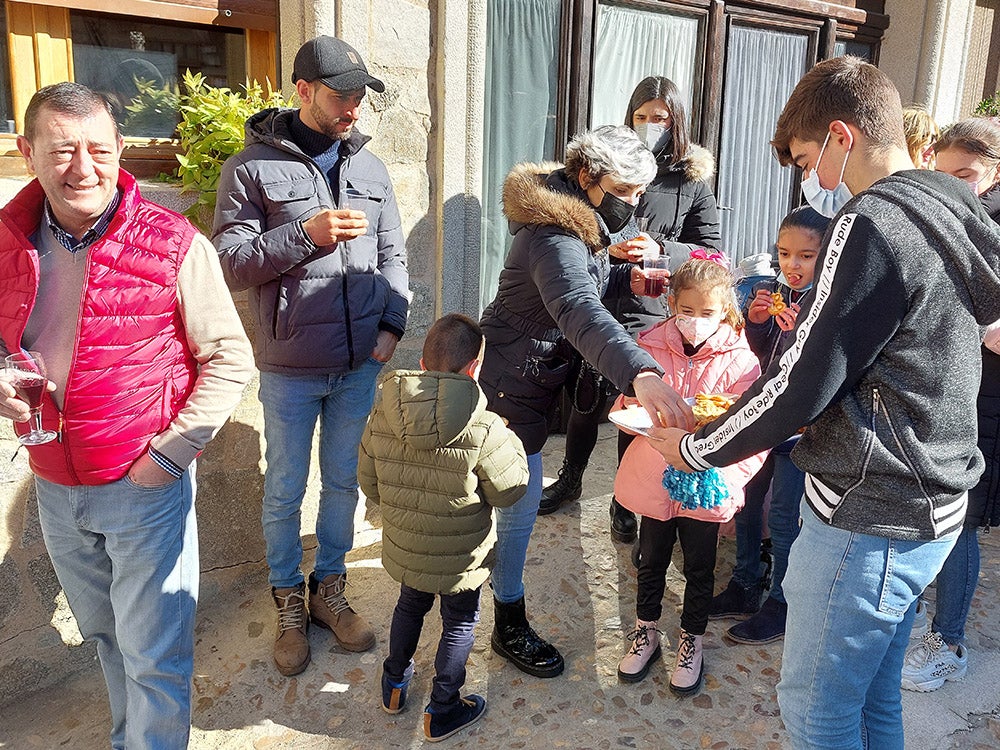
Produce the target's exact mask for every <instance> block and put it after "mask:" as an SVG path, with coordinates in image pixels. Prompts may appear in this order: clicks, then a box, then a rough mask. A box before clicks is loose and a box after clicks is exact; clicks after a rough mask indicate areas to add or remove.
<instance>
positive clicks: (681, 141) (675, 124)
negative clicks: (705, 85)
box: [625, 76, 691, 164]
mask: <svg viewBox="0 0 1000 750" xmlns="http://www.w3.org/2000/svg"><path fill="white" fill-rule="evenodd" d="M654 99H662V100H663V101H665V102H666V103H667V109H668V110H669V111H670V120H671V125H670V127H671V134H672V136H673V154H672V155H671V156H670V161H669V163H670V164H676V163H677V162H679V161H680V160H681V159H683V158H684V157H685V156H687V152H688V147H689V146H690V145H691V136H690V134H689V133H688V116H687V110H686V109H685V107H684V100H683V99H682V98H681V92H680V89H678V88H677V84H675V83H674V82H673V81H671V80H670V79H669V78H665V77H663V76H649V77H648V78H643V79H642V80H641V81H639V85H638V86H636V87H635V90H634V91H633V92H632V96H631V97H630V98H629V100H628V109H627V110H625V124H626V125H628V126H629V127H630V128H633V129H634V128H635V126H634V125H633V124H632V115H633V114H635V111H636V110H637V109H639V107H641V106H642V105H643V104H645V103H646V102H651V101H653V100H654Z"/></svg>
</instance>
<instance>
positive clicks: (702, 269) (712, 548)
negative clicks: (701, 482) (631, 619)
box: [615, 250, 766, 695]
mask: <svg viewBox="0 0 1000 750" xmlns="http://www.w3.org/2000/svg"><path fill="white" fill-rule="evenodd" d="M668 303H669V306H670V310H671V312H672V313H674V315H673V316H672V317H670V318H668V319H667V320H665V321H663V322H662V323H659V324H657V325H655V326H653V327H652V328H650V329H649V330H647V331H644V332H643V333H641V334H639V339H638V343H639V345H640V346H641V347H642V348H644V349H645V350H646V351H648V352H649V353H650V354H652V355H653V357H654V358H655V359H656V361H657V362H658V363H659V364H660V365H661V366H662V367H663V368H664V370H665V371H666V374H665V375H664V376H663V379H664V381H665V382H666V383H668V384H669V385H671V386H673V388H675V389H676V390H677V392H678V393H680V395H681V396H684V397H694V395H695V394H697V393H706V394H715V393H724V394H732V395H738V394H740V393H742V392H743V391H744V390H746V388H747V387H748V386H749V385H750V384H751V383H753V382H754V380H756V379H757V377H758V376H759V375H760V364H759V362H758V360H757V357H756V355H754V353H753V351H751V349H750V345H749V344H748V343H747V339H746V336H745V335H744V333H743V317H742V315H741V314H740V311H739V308H738V307H737V306H736V298H735V295H734V294H733V277H732V274H731V273H730V272H729V266H728V262H727V261H726V259H725V258H724V257H723V256H722V255H719V254H718V253H712V254H711V255H708V254H707V253H706V252H705V251H703V250H698V251H695V252H694V253H692V259H691V260H689V261H687V262H685V263H684V264H683V265H682V266H681V267H680V268H678V269H677V270H676V271H675V272H674V274H673V275H672V276H671V278H670V289H669V296H668ZM631 401H634V399H626V398H625V397H620V399H619V402H618V404H617V407H618V408H621V407H623V406H627V405H629V403H630V402H631ZM765 457H766V453H761V454H758V455H755V456H753V457H752V458H749V459H746V460H745V461H741V462H740V463H738V464H736V465H734V466H729V467H726V468H724V469H720V470H718V476H717V477H715V480H716V482H715V486H714V487H713V488H711V489H712V490H714V492H713V494H714V496H715V497H714V499H713V500H712V501H706V502H704V503H700V504H698V505H699V507H691V505H692V503H691V502H690V498H686V500H687V502H685V503H684V504H682V503H681V502H680V501H679V499H675V498H672V497H671V496H670V493H669V492H668V491H667V489H665V487H664V472H665V471H666V470H667V465H666V463H665V462H664V459H663V456H661V455H660V454H659V453H658V452H657V451H656V450H655V449H654V448H653V447H652V446H651V445H650V444H649V439H648V438H646V437H644V436H642V435H640V436H638V437H637V438H636V439H635V440H633V441H632V444H631V445H629V447H628V450H627V451H626V452H625V455H624V456H623V457H622V460H621V464H620V465H619V467H618V474H617V476H616V477H615V497H616V498H617V500H618V502H619V503H621V505H623V506H624V507H626V508H628V509H630V510H632V511H634V512H635V513H637V514H639V515H640V516H642V519H641V522H640V526H639V566H638V571H637V580H638V593H637V596H636V623H635V629H634V630H633V631H632V632H630V633H629V634H628V636H627V639H628V641H629V643H628V649H627V651H626V653H625V656H624V657H623V658H622V660H621V662H620V663H619V665H618V677H619V679H621V680H623V681H625V682H638V681H640V680H642V679H643V678H644V677H645V676H646V674H647V673H648V672H649V667H650V665H651V664H652V662H653V661H655V660H656V659H658V658H659V657H660V655H661V647H660V635H661V631H660V630H659V629H658V628H657V624H658V620H659V619H660V614H661V611H662V600H663V593H664V589H665V586H666V574H667V566H668V565H669V564H670V557H671V554H672V553H673V548H674V542H675V540H676V539H678V538H679V539H680V543H681V549H682V551H683V553H684V579H685V582H686V585H685V588H684V607H683V611H682V613H681V623H680V624H681V631H680V640H679V643H678V646H677V661H676V664H675V666H674V671H673V675H672V677H671V679H670V689H671V691H672V692H673V693H675V694H676V695H692V694H694V693H696V692H697V691H698V689H699V688H700V687H701V683H702V677H703V675H704V661H703V659H702V636H703V634H704V633H705V628H706V626H707V624H708V609H709V604H710V603H711V600H712V594H713V593H714V588H715V558H716V545H717V541H718V533H719V524H721V523H725V522H726V521H728V520H730V519H731V518H732V517H733V516H734V515H735V514H736V512H737V511H738V510H739V509H740V508H741V507H742V506H743V486H744V485H745V484H746V483H747V482H748V481H749V479H750V477H752V476H753V475H754V474H755V473H756V472H757V471H758V470H759V469H760V467H761V465H762V464H763V463H764V458H765ZM713 503H715V504H713ZM701 505H704V506H710V507H700V506H701Z"/></svg>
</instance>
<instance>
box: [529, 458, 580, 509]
mask: <svg viewBox="0 0 1000 750" xmlns="http://www.w3.org/2000/svg"><path fill="white" fill-rule="evenodd" d="M586 470H587V464H584V465H583V466H577V465H576V464H571V463H570V462H569V461H567V460H566V459H563V465H562V468H561V469H559V478H558V479H557V480H556V481H554V482H553V483H552V484H550V485H549V486H548V487H546V488H545V489H544V490H542V501H541V502H540V503H539V504H538V515H540V516H547V515H548V514H549V513H555V512H556V511H557V510H559V506H560V505H562V504H563V503H568V502H570V501H571V500H579V499H580V495H582V494H583V472H584V471H586Z"/></svg>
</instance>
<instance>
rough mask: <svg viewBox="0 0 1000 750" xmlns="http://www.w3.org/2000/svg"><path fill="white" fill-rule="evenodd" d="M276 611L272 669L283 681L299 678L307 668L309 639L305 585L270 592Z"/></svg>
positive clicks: (274, 589) (273, 589)
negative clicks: (307, 635) (288, 678)
mask: <svg viewBox="0 0 1000 750" xmlns="http://www.w3.org/2000/svg"><path fill="white" fill-rule="evenodd" d="M271 597H272V598H273V599H274V603H275V605H276V606H277V607H278V637H277V639H276V640H275V641H274V665H275V666H276V667H277V668H278V671H279V672H281V674H283V675H285V676H286V677H291V676H292V675H296V674H299V672H301V671H302V670H304V669H305V668H306V667H307V666H309V639H308V638H307V637H306V631H307V628H308V626H309V622H308V620H307V619H306V585H305V584H304V583H300V584H299V585H298V586H293V587H292V588H290V589H276V588H272V589H271Z"/></svg>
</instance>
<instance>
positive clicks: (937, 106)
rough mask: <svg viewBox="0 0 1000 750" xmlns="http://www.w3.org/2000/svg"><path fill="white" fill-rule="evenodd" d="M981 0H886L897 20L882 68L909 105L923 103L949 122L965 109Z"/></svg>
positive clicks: (881, 58)
mask: <svg viewBox="0 0 1000 750" xmlns="http://www.w3.org/2000/svg"><path fill="white" fill-rule="evenodd" d="M974 9H975V0H886V4H885V12H886V13H887V14H889V16H890V18H891V22H890V24H889V28H888V29H887V30H886V33H885V37H884V38H883V41H882V50H881V53H880V56H879V67H880V68H881V69H882V70H884V71H885V72H886V74H887V75H888V76H889V77H890V78H891V79H892V80H893V83H895V84H896V88H898V89H899V94H900V97H901V98H902V100H903V106H906V105H907V104H911V103H913V104H918V105H921V106H923V107H925V108H926V109H927V110H928V111H929V112H930V113H931V115H933V116H934V119H935V120H937V122H938V123H940V124H942V125H947V124H950V123H952V122H955V121H956V120H959V119H961V118H963V117H965V116H967V115H968V113H966V112H962V111H961V109H962V86H961V85H956V82H960V81H964V80H965V73H966V64H967V62H968V44H969V39H970V36H971V33H972V18H973V11H974Z"/></svg>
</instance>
